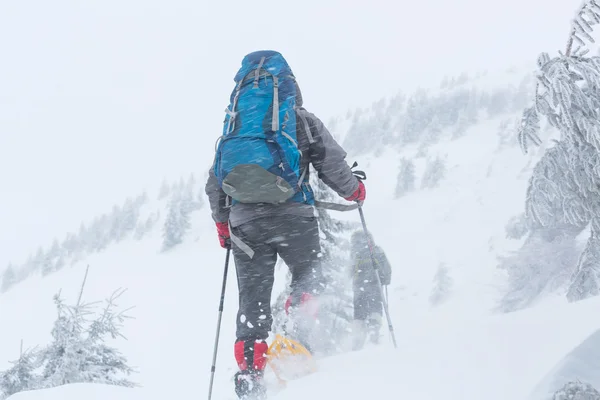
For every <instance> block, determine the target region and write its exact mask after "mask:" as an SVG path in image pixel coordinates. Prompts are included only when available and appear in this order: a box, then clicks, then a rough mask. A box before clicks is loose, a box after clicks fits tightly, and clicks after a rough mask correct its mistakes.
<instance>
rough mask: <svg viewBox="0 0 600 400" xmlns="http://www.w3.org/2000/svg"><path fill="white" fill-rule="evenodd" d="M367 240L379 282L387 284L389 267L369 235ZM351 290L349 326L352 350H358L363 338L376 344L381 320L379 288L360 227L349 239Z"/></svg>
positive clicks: (363, 340) (390, 269)
mask: <svg viewBox="0 0 600 400" xmlns="http://www.w3.org/2000/svg"><path fill="white" fill-rule="evenodd" d="M368 235H369V240H370V242H371V244H372V246H373V256H374V260H375V263H376V265H377V268H378V271H379V278H380V280H381V285H383V286H385V285H389V284H390V281H391V279H392V268H391V266H390V263H389V261H388V259H387V257H386V255H385V253H384V252H383V250H382V249H381V247H379V246H376V245H375V242H374V240H373V235H371V234H370V233H369V234H368ZM350 243H351V256H352V269H351V271H352V290H353V292H354V321H353V325H352V336H353V346H352V347H353V349H354V350H360V349H361V348H362V347H363V346H364V344H365V341H366V339H367V337H369V340H370V342H371V343H374V344H377V343H379V330H380V328H381V323H382V322H383V303H382V301H383V299H382V298H381V287H380V286H379V283H378V282H377V276H376V275H375V274H376V272H375V270H374V269H373V265H372V261H371V252H370V249H369V243H368V242H367V235H366V234H365V232H364V231H363V230H359V231H356V232H354V233H353V234H352V238H351V242H350Z"/></svg>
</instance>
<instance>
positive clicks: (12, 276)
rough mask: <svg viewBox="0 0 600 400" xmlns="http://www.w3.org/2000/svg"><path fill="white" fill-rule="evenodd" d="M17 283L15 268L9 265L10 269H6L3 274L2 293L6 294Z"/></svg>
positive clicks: (0, 290)
mask: <svg viewBox="0 0 600 400" xmlns="http://www.w3.org/2000/svg"><path fill="white" fill-rule="evenodd" d="M15 283H17V273H16V271H15V267H14V266H13V265H12V264H8V267H6V269H5V270H4V273H3V274H2V286H0V292H1V293H4V292H6V291H7V290H8V289H10V287H11V286H12V285H14V284H15Z"/></svg>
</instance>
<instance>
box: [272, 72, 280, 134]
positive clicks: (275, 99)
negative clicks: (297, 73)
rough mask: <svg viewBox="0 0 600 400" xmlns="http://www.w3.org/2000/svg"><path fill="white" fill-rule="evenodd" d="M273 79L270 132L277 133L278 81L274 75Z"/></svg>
mask: <svg viewBox="0 0 600 400" xmlns="http://www.w3.org/2000/svg"><path fill="white" fill-rule="evenodd" d="M271 76H272V77H273V118H272V119H273V121H272V123H271V130H272V131H273V132H277V131H278V130H279V79H278V78H277V77H276V76H275V75H271Z"/></svg>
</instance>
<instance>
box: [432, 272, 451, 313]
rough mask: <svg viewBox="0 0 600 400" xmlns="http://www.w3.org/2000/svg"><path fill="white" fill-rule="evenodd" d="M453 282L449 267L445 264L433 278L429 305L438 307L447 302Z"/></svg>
mask: <svg viewBox="0 0 600 400" xmlns="http://www.w3.org/2000/svg"><path fill="white" fill-rule="evenodd" d="M452 285H453V280H452V277H451V276H450V274H449V270H448V267H446V265H444V264H440V265H439V266H438V270H437V272H436V274H435V276H434V277H433V287H432V289H431V295H430V296H429V303H430V304H431V305H432V306H437V305H439V304H441V303H442V302H443V301H445V300H446V298H447V297H448V294H449V293H450V290H451V289H452Z"/></svg>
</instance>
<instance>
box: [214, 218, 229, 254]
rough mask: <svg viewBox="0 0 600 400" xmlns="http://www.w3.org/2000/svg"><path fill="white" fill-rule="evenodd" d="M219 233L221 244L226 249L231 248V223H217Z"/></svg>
mask: <svg viewBox="0 0 600 400" xmlns="http://www.w3.org/2000/svg"><path fill="white" fill-rule="evenodd" d="M216 224H217V233H218V234H219V243H221V247H222V248H224V249H228V248H229V247H231V239H230V236H229V223H227V222H217V223H216Z"/></svg>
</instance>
